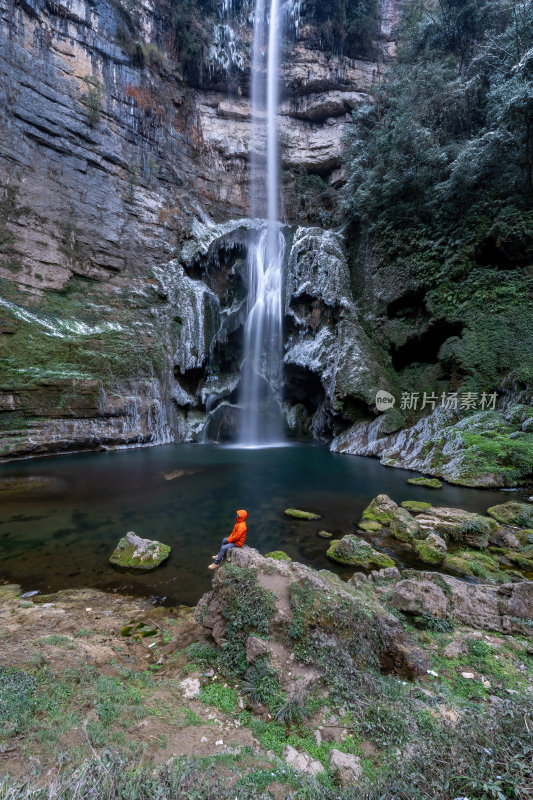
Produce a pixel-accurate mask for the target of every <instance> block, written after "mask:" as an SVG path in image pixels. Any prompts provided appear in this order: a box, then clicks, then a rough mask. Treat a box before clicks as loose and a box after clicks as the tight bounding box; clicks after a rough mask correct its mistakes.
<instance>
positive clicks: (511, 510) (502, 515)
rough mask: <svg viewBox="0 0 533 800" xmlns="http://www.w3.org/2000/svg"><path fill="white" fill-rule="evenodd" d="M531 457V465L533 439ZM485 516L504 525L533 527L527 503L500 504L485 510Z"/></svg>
mask: <svg viewBox="0 0 533 800" xmlns="http://www.w3.org/2000/svg"><path fill="white" fill-rule="evenodd" d="M531 457H532V460H531V463H532V464H533V437H532V450H531ZM487 514H490V516H491V517H494V519H497V520H498V522H501V523H503V524H504V525H518V526H520V527H522V528H530V527H531V526H533V505H529V504H528V503H516V502H514V501H509V502H508V503H501V504H500V505H496V506H491V508H489V509H488V510H487Z"/></svg>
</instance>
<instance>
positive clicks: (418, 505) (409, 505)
mask: <svg viewBox="0 0 533 800" xmlns="http://www.w3.org/2000/svg"><path fill="white" fill-rule="evenodd" d="M400 505H401V507H402V508H405V509H407V511H409V512H410V513H411V514H420V513H421V512H422V511H427V510H428V508H431V503H424V502H423V501H422V500H404V501H403V503H400Z"/></svg>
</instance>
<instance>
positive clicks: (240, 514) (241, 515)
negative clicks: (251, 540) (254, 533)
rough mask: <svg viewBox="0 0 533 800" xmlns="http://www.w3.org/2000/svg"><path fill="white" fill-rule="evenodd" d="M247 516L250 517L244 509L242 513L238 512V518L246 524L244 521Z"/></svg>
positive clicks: (241, 510)
mask: <svg viewBox="0 0 533 800" xmlns="http://www.w3.org/2000/svg"><path fill="white" fill-rule="evenodd" d="M247 516H248V512H247V511H245V510H244V509H243V508H241V509H240V511H237V517H238V518H239V520H240V521H241V522H244V520H245V519H246V517H247Z"/></svg>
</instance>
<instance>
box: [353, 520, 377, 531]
mask: <svg viewBox="0 0 533 800" xmlns="http://www.w3.org/2000/svg"><path fill="white" fill-rule="evenodd" d="M357 525H358V527H359V528H361V530H362V531H367V532H368V533H373V532H374V531H380V530H381V529H382V527H383V526H382V525H381V523H379V522H377V521H376V520H373V519H362V520H360V521H359V522H358V523H357Z"/></svg>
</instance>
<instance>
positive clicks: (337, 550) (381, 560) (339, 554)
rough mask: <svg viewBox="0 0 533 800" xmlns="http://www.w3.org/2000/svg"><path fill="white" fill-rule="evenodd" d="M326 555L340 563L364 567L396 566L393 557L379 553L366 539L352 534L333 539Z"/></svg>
mask: <svg viewBox="0 0 533 800" xmlns="http://www.w3.org/2000/svg"><path fill="white" fill-rule="evenodd" d="M326 555H327V557H328V558H331V559H332V561H338V562H339V564H349V565H350V566H353V567H362V568H363V569H381V568H382V567H393V566H394V561H393V560H392V558H389V556H387V555H385V554H384V553H379V552H378V551H377V550H374V548H373V547H372V546H371V545H369V544H368V542H365V541H364V539H360V538H359V537H358V536H354V535H352V534H349V535H348V536H343V537H342V539H333V541H332V542H331V544H330V546H329V549H328V552H327V553H326Z"/></svg>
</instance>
